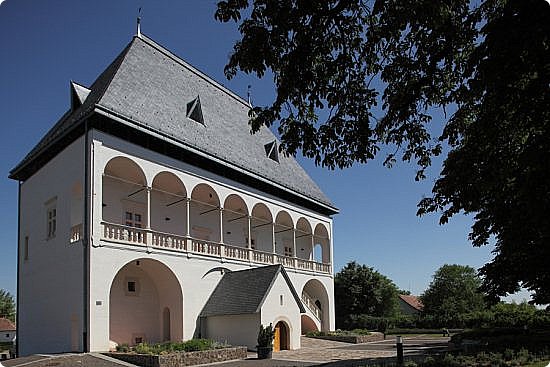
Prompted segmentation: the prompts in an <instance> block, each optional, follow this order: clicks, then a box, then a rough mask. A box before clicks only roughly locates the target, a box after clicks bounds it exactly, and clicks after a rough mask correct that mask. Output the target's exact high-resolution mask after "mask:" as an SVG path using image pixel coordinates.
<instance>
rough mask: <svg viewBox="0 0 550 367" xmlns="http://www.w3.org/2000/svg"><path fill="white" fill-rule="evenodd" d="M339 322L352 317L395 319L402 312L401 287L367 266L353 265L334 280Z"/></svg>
mask: <svg viewBox="0 0 550 367" xmlns="http://www.w3.org/2000/svg"><path fill="white" fill-rule="evenodd" d="M334 299H335V303H336V322H337V323H338V324H339V325H340V324H342V323H343V321H344V320H346V319H347V318H348V317H349V316H350V315H362V314H366V315H369V316H394V315H395V314H396V312H397V310H398V289H397V286H396V285H395V284H394V283H393V282H392V281H391V280H390V279H388V278H387V277H386V276H384V275H382V274H380V273H379V272H377V271H376V270H374V269H373V268H370V267H368V266H366V265H359V264H357V263H356V262H355V261H352V262H349V263H348V264H347V265H346V266H344V267H343V268H342V269H341V270H340V271H339V272H338V273H336V275H335V276H334Z"/></svg>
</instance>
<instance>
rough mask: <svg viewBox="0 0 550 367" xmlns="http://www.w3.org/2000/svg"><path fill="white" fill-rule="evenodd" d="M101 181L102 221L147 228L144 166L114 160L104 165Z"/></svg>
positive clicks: (124, 159)
mask: <svg viewBox="0 0 550 367" xmlns="http://www.w3.org/2000/svg"><path fill="white" fill-rule="evenodd" d="M102 182H103V190H102V192H103V197H102V218H103V220H104V221H105V222H109V223H116V224H122V225H126V226H131V227H136V228H145V226H146V223H147V218H146V215H147V180H146V178H145V174H144V173H143V170H142V169H141V167H140V166H139V165H138V164H137V163H136V162H134V161H133V160H131V159H129V158H126V157H115V158H112V159H111V160H110V161H109V162H108V163H107V165H106V166H105V170H104V171H103V179H102Z"/></svg>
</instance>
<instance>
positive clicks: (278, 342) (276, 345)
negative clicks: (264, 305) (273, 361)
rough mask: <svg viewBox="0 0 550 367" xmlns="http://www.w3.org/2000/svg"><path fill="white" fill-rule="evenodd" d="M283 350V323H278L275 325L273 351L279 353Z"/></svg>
mask: <svg viewBox="0 0 550 367" xmlns="http://www.w3.org/2000/svg"><path fill="white" fill-rule="evenodd" d="M280 350H281V323H280V322H278V323H277V325H275V336H274V338H273V351H275V352H278V351H280Z"/></svg>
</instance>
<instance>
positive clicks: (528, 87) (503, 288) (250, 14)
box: [215, 0, 550, 303]
mask: <svg viewBox="0 0 550 367" xmlns="http://www.w3.org/2000/svg"><path fill="white" fill-rule="evenodd" d="M243 16H244V17H245V18H243ZM215 17H216V18H217V19H218V20H220V21H223V22H228V21H231V20H234V21H236V22H238V23H239V30H240V32H241V35H242V39H241V40H239V41H238V42H237V43H236V44H235V45H234V50H233V53H232V55H231V56H230V59H229V62H228V64H227V65H226V68H225V73H226V76H227V77H228V78H231V77H233V76H234V75H236V73H237V72H238V71H242V72H245V73H254V74H256V75H257V76H259V77H262V76H264V74H265V73H266V72H268V71H269V72H271V73H272V75H273V80H274V83H275V87H276V92H277V95H276V98H275V100H274V101H273V103H272V104H271V105H268V106H256V107H254V108H253V109H252V110H251V114H250V116H251V121H250V123H251V129H252V131H257V130H258V129H259V128H260V126H262V125H265V126H271V125H272V124H274V123H277V129H278V132H279V134H280V138H281V144H280V149H281V150H283V151H285V152H287V153H289V154H296V153H297V152H298V151H301V153H302V154H303V155H304V156H306V157H310V158H313V159H314V160H315V163H316V164H320V165H322V166H326V167H328V168H331V169H334V168H336V167H339V168H343V167H348V166H350V165H352V164H353V163H354V162H367V161H369V160H371V159H373V158H374V157H375V156H376V155H377V154H378V153H379V151H380V150H384V151H385V152H386V153H385V154H386V157H385V158H386V159H385V164H386V165H388V166H391V165H392V164H394V163H395V162H396V160H397V158H400V159H402V160H403V161H415V162H416V164H417V166H418V171H417V175H416V179H422V178H424V177H425V174H424V171H425V169H426V168H427V167H428V166H429V165H430V164H431V162H432V157H433V156H434V155H438V154H441V152H442V151H443V148H445V151H447V152H448V155H447V158H446V159H445V161H444V165H443V169H442V172H441V174H440V177H439V178H438V179H437V181H436V182H435V185H434V187H433V191H432V196H431V197H427V198H424V199H422V200H421V201H420V203H419V207H418V215H423V214H426V213H429V212H440V213H442V215H441V218H440V223H441V224H444V223H446V222H447V221H448V220H449V218H450V217H452V216H453V215H455V214H457V213H460V212H464V213H472V214H474V215H475V217H474V224H473V226H472V231H471V232H470V235H469V236H470V239H471V240H472V242H473V244H474V246H481V245H486V244H488V243H489V241H490V239H491V238H494V239H495V242H496V247H495V252H494V253H495V257H494V259H493V260H492V261H491V262H489V263H488V264H486V265H485V266H484V267H483V268H482V269H481V272H482V274H483V276H484V287H485V290H486V291H487V292H489V293H490V294H491V295H493V296H497V295H505V294H506V293H511V292H515V291H516V290H518V288H519V286H520V285H522V286H524V287H526V288H527V289H529V290H531V291H532V292H534V294H535V295H534V301H535V302H537V303H550V289H549V288H548V286H547V285H548V284H550V268H549V267H548V266H547V264H546V261H545V259H548V258H550V245H549V243H548V242H549V239H550V215H548V213H549V212H550V210H549V209H550V195H549V192H550V190H549V187H550V175H548V174H547V173H548V171H549V168H550V160H548V152H550V131H549V130H550V129H549V126H550V93H549V87H548V86H549V85H550V67H549V65H550V5H549V4H548V3H547V2H546V1H544V0H481V1H479V2H472V1H471V0H452V1H428V0H420V1H419V0H323V1H301V0H278V1H273V0H224V1H220V2H219V3H218V7H217V11H216V14H215ZM439 113H441V115H442V116H443V117H441V118H438V119H437V120H438V121H439V120H441V121H442V122H443V123H442V124H441V125H440V126H434V125H433V124H432V125H430V122H431V121H432V119H433V116H434V114H439Z"/></svg>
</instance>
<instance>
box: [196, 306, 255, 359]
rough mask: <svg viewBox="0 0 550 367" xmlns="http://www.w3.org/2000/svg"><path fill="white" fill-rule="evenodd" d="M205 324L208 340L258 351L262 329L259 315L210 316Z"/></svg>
mask: <svg viewBox="0 0 550 367" xmlns="http://www.w3.org/2000/svg"><path fill="white" fill-rule="evenodd" d="M204 322H206V337H207V338H209V339H213V340H215V341H218V342H222V343H223V342H226V343H229V344H231V345H234V346H246V347H248V349H249V350H256V345H257V344H258V342H257V339H258V331H259V328H260V315H259V314H257V313H256V314H251V315H226V316H209V317H207V318H206V319H205V321H204Z"/></svg>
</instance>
